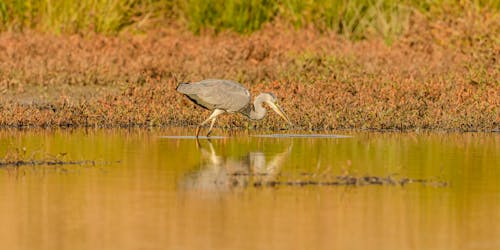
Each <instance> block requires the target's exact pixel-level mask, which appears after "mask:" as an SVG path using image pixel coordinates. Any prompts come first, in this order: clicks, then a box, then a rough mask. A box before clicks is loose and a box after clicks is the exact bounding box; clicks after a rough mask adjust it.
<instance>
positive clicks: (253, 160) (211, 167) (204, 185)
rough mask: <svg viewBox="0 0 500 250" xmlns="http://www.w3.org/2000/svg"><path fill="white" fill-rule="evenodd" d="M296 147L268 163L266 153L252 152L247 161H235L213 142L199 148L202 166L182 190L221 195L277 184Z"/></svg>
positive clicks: (184, 181) (290, 148) (187, 178)
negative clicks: (218, 152) (223, 153)
mask: <svg viewBox="0 0 500 250" xmlns="http://www.w3.org/2000/svg"><path fill="white" fill-rule="evenodd" d="M292 146H293V145H292V144H291V145H290V146H289V147H288V148H287V149H285V150H284V151H283V152H281V153H278V154H276V155H275V156H273V157H272V158H271V159H270V160H269V161H268V159H266V155H265V154H264V153H263V152H248V153H247V154H246V155H245V156H243V157H240V158H231V157H223V156H221V155H218V154H217V153H216V152H215V149H214V147H213V145H212V143H211V142H210V141H207V145H206V146H202V145H201V144H198V148H199V150H200V153H201V156H202V161H201V166H200V167H199V170H197V171H195V172H191V173H189V174H187V175H186V176H185V177H184V178H183V179H182V180H181V182H180V185H179V186H180V187H181V189H183V190H203V191H218V192H220V191H230V190H237V189H244V188H246V187H248V186H261V185H266V184H267V183H271V182H274V181H276V180H277V178H278V177H279V174H280V171H281V168H282V166H283V163H284V162H285V161H286V159H287V158H288V156H289V155H290V152H291V150H292Z"/></svg>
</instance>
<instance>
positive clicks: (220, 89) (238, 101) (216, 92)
mask: <svg viewBox="0 0 500 250" xmlns="http://www.w3.org/2000/svg"><path fill="white" fill-rule="evenodd" d="M177 91H178V92H180V93H183V94H185V95H186V96H188V97H189V99H191V100H192V101H194V102H195V103H196V104H198V105H200V106H202V107H204V108H206V109H210V110H214V109H222V110H224V111H226V112H230V113H232V112H238V111H240V110H242V109H244V108H245V107H246V106H247V105H248V104H249V103H250V92H249V91H248V90H247V89H245V88H244V87H243V86H241V85H240V84H238V83H237V82H234V81H230V80H217V79H208V80H203V81H201V82H198V83H181V84H179V86H177Z"/></svg>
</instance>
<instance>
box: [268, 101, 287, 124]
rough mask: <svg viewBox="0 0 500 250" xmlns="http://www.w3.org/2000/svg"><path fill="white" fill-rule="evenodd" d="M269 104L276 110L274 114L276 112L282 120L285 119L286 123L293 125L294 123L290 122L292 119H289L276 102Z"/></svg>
mask: <svg viewBox="0 0 500 250" xmlns="http://www.w3.org/2000/svg"><path fill="white" fill-rule="evenodd" d="M267 103H268V104H269V106H270V107H271V108H272V109H273V110H274V112H276V113H277V114H278V115H279V116H281V118H283V119H284V120H285V121H286V122H288V124H289V125H292V122H291V121H290V119H288V116H287V115H286V114H285V112H283V109H282V108H281V107H280V106H279V105H278V104H277V103H274V102H267Z"/></svg>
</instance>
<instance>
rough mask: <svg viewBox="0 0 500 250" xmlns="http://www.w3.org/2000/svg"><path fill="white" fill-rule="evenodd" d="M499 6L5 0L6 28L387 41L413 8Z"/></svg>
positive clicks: (438, 11)
mask: <svg viewBox="0 0 500 250" xmlns="http://www.w3.org/2000/svg"><path fill="white" fill-rule="evenodd" d="M483 9H487V10H489V11H492V12H494V13H498V11H499V10H500V0H475V1H457V0H422V1H418V0H404V1H397V0H351V1H349V0H341V1H331V0H279V1H271V0H246V1H245V0H227V1H222V0H186V1H181V0H0V30H14V31H18V30H23V29H36V30H42V31H49V32H55V33H75V32H83V33H85V32H89V31H91V32H101V33H117V32H120V31H123V30H124V29H127V28H139V29H144V27H146V28H148V27H155V26H159V25H165V24H168V23H172V22H176V23H177V24H180V25H184V26H185V27H186V28H188V29H190V30H191V31H193V32H194V33H200V32H201V31H203V30H206V29H209V30H213V31H215V32H220V31H224V30H232V31H236V32H239V33H250V32H253V31H256V30H258V29H260V28H261V27H262V26H263V25H264V24H266V23H269V22H284V23H287V24H290V25H291V26H294V27H296V28H302V27H306V26H314V27H315V28H317V29H319V30H321V31H333V32H336V33H338V34H341V35H343V36H345V37H347V38H349V39H353V40H358V39H364V38H366V37H370V36H380V37H383V38H385V39H386V40H387V41H390V40H392V39H393V38H394V37H396V36H397V35H399V34H401V33H403V32H404V31H405V30H407V28H408V25H409V20H410V18H411V16H412V14H414V13H416V12H419V13H421V14H423V15H424V16H428V17H431V18H432V16H438V15H443V13H444V14H450V13H451V14H456V15H460V13H462V12H464V11H470V10H473V11H480V10H483Z"/></svg>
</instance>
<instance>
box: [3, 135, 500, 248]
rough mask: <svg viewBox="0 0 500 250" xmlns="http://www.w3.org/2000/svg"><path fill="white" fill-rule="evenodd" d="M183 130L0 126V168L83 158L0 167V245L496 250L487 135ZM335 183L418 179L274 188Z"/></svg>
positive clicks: (499, 208) (496, 159) (499, 157)
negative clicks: (200, 135)
mask: <svg viewBox="0 0 500 250" xmlns="http://www.w3.org/2000/svg"><path fill="white" fill-rule="evenodd" d="M192 132H193V131H191V130H183V129H165V130H153V131H148V130H89V131H86V130H71V131H70V130H57V131H47V130H41V131H39V130H29V131H17V130H2V131H0V157H1V158H3V160H6V159H38V160H43V159H61V160H66V161H69V160H71V161H82V160H91V161H95V164H84V165H64V166H47V165H41V166H23V167H1V168H0V221H1V222H2V226H1V227H0V249H50V250H54V249H500V237H499V235H500V223H499V221H500V202H499V199H500V184H499V180H500V135H499V134H476V133H474V134H470V133H469V134H436V133H431V134H429V133H403V134H400V133H354V132H342V133H343V134H344V135H349V136H352V137H346V138H324V137H322V136H316V137H314V138H307V137H303V136H302V137H299V138H287V137H283V136H280V137H277V138H274V137H255V136H250V135H248V134H245V133H236V134H226V135H224V136H222V137H220V138H217V139H213V140H211V142H209V141H207V140H200V143H199V145H197V143H196V141H195V140H193V139H191V138H190V137H189V135H190V134H191V133H192ZM250 133H252V134H254V135H255V133H258V132H255V131H251V132H250ZM16 157H17V158H16ZM346 175H349V176H364V175H370V176H380V177H391V178H394V179H401V178H411V179H426V180H430V182H429V183H427V184H425V185H424V184H421V183H408V184H406V185H404V186H401V185H363V186H343V185H340V186H330V185H305V186H293V185H286V184H285V183H287V182H292V183H297V182H298V183H300V182H301V181H313V182H312V183H315V182H322V181H328V180H332V179H335V177H336V176H346ZM442 182H444V183H446V185H444V186H443V185H439V183H442ZM266 183H281V184H278V185H274V186H268V185H266Z"/></svg>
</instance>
